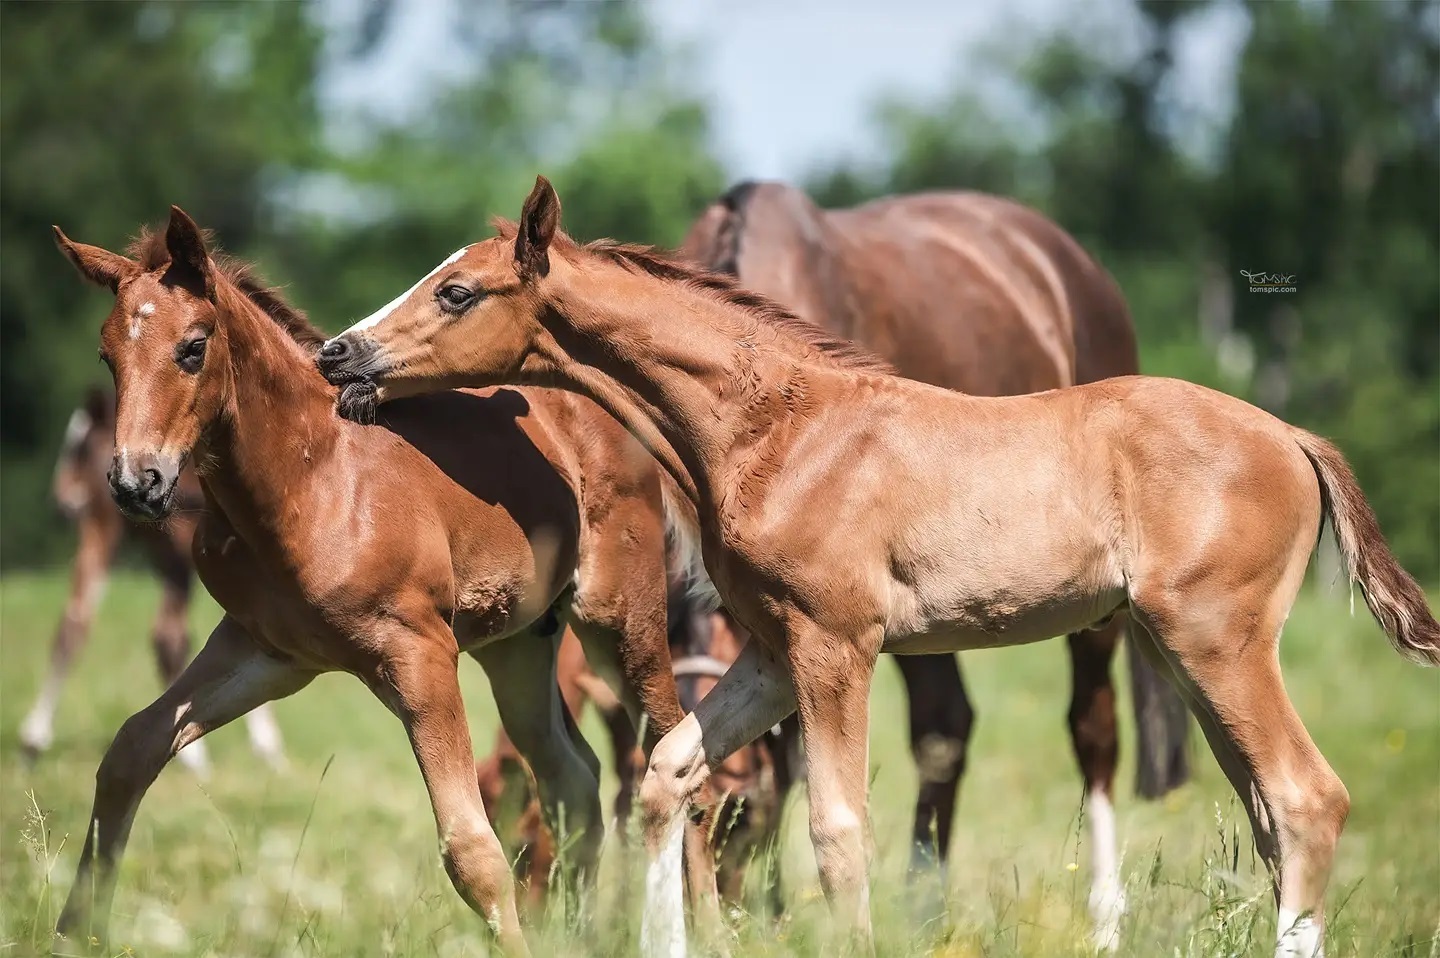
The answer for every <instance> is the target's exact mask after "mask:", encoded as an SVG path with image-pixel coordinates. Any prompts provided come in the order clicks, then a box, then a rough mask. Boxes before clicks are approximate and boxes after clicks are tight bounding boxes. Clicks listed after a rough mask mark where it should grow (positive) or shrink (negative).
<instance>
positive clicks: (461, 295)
mask: <svg viewBox="0 0 1440 958" xmlns="http://www.w3.org/2000/svg"><path fill="white" fill-rule="evenodd" d="M475 299H476V295H475V293H474V292H472V291H471V290H468V289H466V288H465V287H464V286H456V285H454V284H453V283H452V284H451V285H449V286H442V287H440V289H438V290H436V292H435V301H436V302H437V303H439V304H440V308H441V309H443V310H446V311H447V312H452V313H458V312H459V311H460V310H462V309H464V308H465V307H467V306H469V305H470V304H471V303H473V302H475Z"/></svg>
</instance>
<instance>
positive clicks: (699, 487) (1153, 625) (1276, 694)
mask: <svg viewBox="0 0 1440 958" xmlns="http://www.w3.org/2000/svg"><path fill="white" fill-rule="evenodd" d="M559 222H560V201H559V198H558V197H557V196H556V195H555V191H554V189H553V188H552V187H551V186H550V184H549V182H548V181H546V180H544V179H543V178H541V179H539V180H537V182H536V184H535V189H534V190H533V191H532V192H531V194H530V196H529V197H528V198H527V199H526V201H525V205H524V207H523V208H522V211H521V218H520V221H519V223H518V224H510V223H505V222H501V223H500V224H499V225H500V235H499V236H497V237H495V238H492V239H489V240H486V241H482V242H478V243H475V244H473V245H471V246H468V247H466V248H464V249H462V250H461V251H460V252H459V253H457V254H455V255H454V256H452V257H451V258H450V259H449V260H447V261H446V262H444V263H442V264H441V265H440V266H438V267H436V268H435V270H433V271H432V272H431V273H430V274H429V275H428V276H426V277H424V278H422V279H421V280H420V282H418V283H417V284H416V285H415V287H414V288H413V289H412V290H411V292H410V293H409V294H407V295H406V296H405V297H402V298H401V299H400V300H399V301H397V302H396V303H394V304H392V305H391V306H390V307H388V308H387V309H386V311H385V313H384V314H383V316H382V317H381V318H380V319H379V320H377V321H374V322H369V323H364V324H361V325H359V326H358V327H351V329H349V330H347V331H346V332H345V333H343V334H341V335H340V336H338V337H335V338H334V339H331V340H330V341H328V342H327V343H325V344H324V346H322V347H321V349H320V350H319V358H318V362H319V365H320V368H321V370H322V371H324V372H325V374H326V376H327V378H331V379H332V380H338V381H344V382H353V381H356V380H357V379H363V380H364V381H365V382H367V383H370V384H372V385H374V386H375V388H376V398H377V399H379V400H381V401H385V400H394V399H399V398H400V397H404V396H407V395H416V394H423V393H426V392H430V391H433V390H435V389H438V388H443V387H450V386H454V385H456V384H461V383H465V384H472V385H477V386H478V385H482V384H493V383H498V382H537V381H538V382H544V383H547V384H550V385H554V386H559V387H561V388H565V389H570V390H573V391H575V392H576V393H579V394H581V395H584V396H587V397H589V398H591V399H593V400H594V401H596V402H598V403H599V404H600V405H601V406H603V407H604V408H605V410H606V411H607V412H609V413H610V414H611V415H612V416H614V417H615V418H616V419H618V420H619V421H621V422H623V423H624V424H625V426H626V428H627V429H629V430H630V432H631V433H632V434H633V435H635V436H638V437H641V438H642V439H643V440H644V441H645V442H646V444H647V446H648V447H649V448H650V450H651V452H652V453H653V454H654V455H655V457H656V458H657V459H658V460H659V461H660V462H661V464H662V465H663V466H664V467H665V469H666V471H667V472H668V473H669V474H670V476H671V478H672V479H673V480H674V482H675V485H676V487H678V488H679V489H680V490H681V491H682V492H683V493H684V495H685V497H686V498H687V499H688V500H689V506H690V507H691V508H693V510H694V512H693V514H694V515H695V516H696V517H697V518H698V528H696V529H694V530H693V532H694V533H695V534H696V537H697V549H698V550H699V551H700V552H701V554H702V555H703V558H704V565H705V568H706V570H707V571H708V572H709V573H710V581H711V582H712V583H713V585H714V586H715V588H716V589H717V591H718V593H719V595H720V597H721V598H723V599H724V601H725V606H726V608H727V610H728V611H729V612H730V613H731V614H732V615H735V616H736V617H737V618H738V619H739V620H740V621H741V622H742V623H743V624H744V625H745V626H746V627H747V628H748V629H749V631H750V633H751V635H752V638H751V640H750V641H749V642H748V643H747V644H746V646H745V649H744V651H742V652H741V653H740V657H739V658H738V659H737V660H736V662H735V664H734V666H732V667H731V668H730V669H729V670H728V671H727V672H726V673H725V676H724V677H723V678H721V679H720V681H719V682H718V684H717V685H716V686H715V688H714V689H712V690H711V692H710V694H709V695H707V696H706V697H705V698H704V699H702V700H701V701H700V703H699V704H698V705H697V706H696V708H695V710H694V711H693V712H691V713H690V714H689V715H688V716H686V717H685V719H684V720H683V721H682V722H681V723H680V724H679V725H678V726H677V727H676V729H675V731H673V732H671V733H670V734H669V735H667V736H665V738H664V739H663V740H662V741H661V742H660V744H659V745H657V746H656V748H655V750H654V752H653V753H652V755H651V757H650V766H649V769H648V771H647V772H646V775H645V780H644V782H643V783H642V785H641V788H640V802H641V809H642V815H643V821H644V823H645V842H646V848H647V851H648V852H649V854H650V856H651V860H650V864H649V867H648V870H647V874H646V910H645V921H644V923H643V925H642V929H641V943H642V948H643V949H644V951H645V952H646V953H647V954H652V955H662V954H663V955H666V956H673V955H677V954H683V953H684V951H685V947H686V938H685V916H684V902H683V885H682V883H681V882H680V880H679V873H680V868H681V864H682V862H683V860H684V859H683V855H682V851H683V847H684V846H683V835H684V832H683V826H684V823H685V821H686V818H687V812H688V811H689V809H690V807H691V805H692V803H693V801H694V800H695V798H696V794H697V793H696V790H697V789H698V788H700V787H702V786H703V785H705V784H707V780H708V779H709V776H710V772H711V770H712V769H713V768H714V767H715V766H716V765H718V764H719V763H720V762H721V761H723V760H724V758H725V756H727V755H729V754H730V753H731V752H733V751H734V750H735V749H736V748H739V747H740V746H742V745H743V744H744V743H746V742H749V741H751V740H753V739H754V738H756V737H757V736H759V735H760V734H761V733H762V732H763V731H764V730H765V729H767V728H770V727H771V726H773V725H774V724H775V723H776V722H777V721H779V720H781V719H782V718H784V717H785V716H787V715H789V714H791V713H792V712H796V711H797V710H798V713H799V717H800V728H801V732H802V735H803V738H804V744H805V763H806V776H807V779H808V782H809V799H810V837H811V843H812V845H813V846H814V849H815V856H816V861H817V864H818V865H819V871H820V881H821V885H822V886H823V888H824V890H825V893H826V897H827V898H828V899H829V900H830V903H831V905H832V913H833V915H834V916H835V919H836V921H837V924H838V925H839V927H841V928H843V929H846V930H847V931H848V934H849V936H850V937H851V939H852V941H854V942H857V943H859V944H861V946H862V947H864V948H865V949H866V950H870V949H872V948H873V942H872V939H871V928H870V887H869V860H870V857H871V853H872V844H873V843H872V836H871V832H870V825H869V807H868V788H869V774H868V773H869V768H870V763H869V704H868V700H869V695H870V685H871V679H872V677H873V674H874V668H875V663H876V661H877V659H878V657H879V655H880V653H881V652H887V651H888V652H898V653H902V654H924V653H937V652H946V651H958V650H962V649H971V648H996V647H1004V646H1008V645H1019V644H1024V643H1029V642H1037V641H1041V640H1044V639H1046V638H1049V637H1051V636H1055V635H1062V634H1068V633H1073V632H1077V631H1082V630H1084V629H1086V628H1091V627H1095V626H1097V625H1100V624H1102V623H1104V622H1106V621H1107V620H1109V619H1110V618H1111V617H1113V616H1115V615H1117V614H1120V613H1122V612H1123V613H1126V614H1128V615H1129V617H1130V618H1131V621H1132V622H1133V623H1134V624H1135V626H1136V628H1134V629H1133V630H1132V631H1131V640H1132V641H1134V642H1137V643H1139V644H1140V645H1141V649H1142V651H1143V652H1144V653H1145V654H1146V655H1147V656H1148V657H1149V658H1150V661H1151V662H1152V663H1153V664H1155V665H1156V667H1157V668H1159V669H1160V670H1161V672H1162V674H1164V675H1165V676H1166V677H1167V678H1168V679H1169V680H1170V681H1171V682H1172V683H1174V684H1175V685H1176V686H1177V687H1178V688H1179V689H1180V691H1181V694H1182V695H1183V696H1184V697H1185V699H1186V702H1187V704H1188V705H1189V706H1190V708H1191V710H1192V711H1193V713H1194V715H1195V717H1196V719H1197V720H1198V721H1199V723H1200V725H1201V727H1202V729H1203V730H1204V732H1205V735H1206V738H1207V739H1208V740H1209V743H1210V746H1211V750H1212V751H1213V752H1214V754H1215V757H1216V759H1217V760H1218V761H1219V763H1220V766H1221V768H1222V769H1223V770H1224V771H1225V773H1226V775H1227V776H1228V777H1229V779H1230V782H1231V784H1232V785H1233V786H1234V788H1235V791H1236V793H1237V795H1238V796H1239V798H1240V800H1241V802H1242V803H1243V804H1244V806H1245V809H1246V812H1247V813H1248V814H1249V817H1250V823H1251V829H1252V832H1253V834H1254V838H1255V845H1256V849H1257V851H1258V852H1259V854H1260V857H1261V858H1262V859H1263V860H1264V862H1265V864H1266V866H1267V867H1268V868H1269V869H1270V872H1271V875H1272V876H1273V880H1274V889H1275V901H1276V904H1277V905H1278V906H1279V913H1280V914H1279V921H1278V924H1277V935H1276V939H1277V943H1276V954H1277V955H1278V956H1284V958H1292V956H1297V955H1300V956H1305V958H1311V956H1316V955H1319V954H1321V953H1323V942H1324V895H1325V888H1326V885H1327V884H1328V882H1329V877H1330V870H1331V866H1332V864H1333V861H1334V854H1335V848H1336V845H1337V843H1338V841H1339V836H1340V832H1341V830H1342V828H1343V827H1344V823H1345V819H1346V816H1347V814H1348V812H1349V807H1350V800H1349V795H1348V793H1347V792H1346V790H1345V787H1344V785H1343V784H1342V783H1341V782H1340V779H1339V777H1338V776H1337V775H1336V774H1335V772H1334V770H1332V769H1331V768H1330V766H1329V765H1328V764H1327V763H1326V762H1325V759H1324V757H1323V756H1321V754H1320V752H1319V750H1318V749H1317V748H1316V747H1315V743H1314V742H1313V741H1312V740H1311V739H1310V736H1309V734H1308V733H1307V732H1306V730H1305V727H1304V725H1303V724H1302V723H1301V721H1300V718H1299V716H1298V715H1296V713H1295V710H1294V708H1293V706H1292V705H1291V704H1290V700H1289V698H1288V697H1287V695H1286V693H1285V686H1284V683H1283V681H1282V680H1281V676H1280V665H1279V655H1278V646H1279V642H1280V632H1281V629H1282V627H1283V625H1284V622H1285V619H1286V617H1287V616H1288V614H1289V612H1290V609H1291V606H1292V605H1293V604H1294V601H1295V597H1296V595H1297V594H1298V592H1299V590H1300V587H1301V584H1302V583H1303V581H1304V577H1305V568H1306V566H1307V564H1308V561H1309V557H1310V553H1311V551H1312V550H1313V548H1314V545H1315V542H1316V539H1317V536H1318V534H1319V531H1320V529H1321V525H1322V523H1323V522H1324V521H1325V520H1326V519H1329V521H1330V522H1331V524H1332V525H1333V527H1334V529H1335V533H1336V538H1337V539H1338V541H1339V545H1340V551H1341V553H1342V554H1343V556H1344V558H1345V560H1346V564H1347V565H1348V567H1349V569H1350V574H1351V576H1352V577H1353V578H1354V580H1355V581H1356V582H1358V584H1359V585H1360V587H1361V590H1362V591H1363V593H1364V597H1365V601H1366V604H1367V605H1368V606H1369V607H1370V611H1371V613H1372V614H1373V615H1374V616H1375V618H1376V619H1377V621H1378V622H1379V623H1380V626H1381V627H1382V629H1383V630H1384V632H1385V634H1386V636H1387V637H1388V638H1389V640H1390V642H1391V644H1392V646H1393V647H1394V648H1395V649H1396V651H1397V652H1399V653H1400V654H1401V655H1404V656H1405V657H1407V658H1409V659H1411V660H1412V661H1414V662H1416V663H1418V664H1422V665H1431V666H1434V665H1440V623H1437V622H1436V620H1435V615H1434V613H1433V612H1432V611H1431V610H1430V608H1429V605H1428V603H1427V600H1426V598H1425V594H1424V592H1423V591H1421V589H1420V587H1419V585H1418V584H1417V583H1416V582H1415V580H1414V578H1413V577H1411V576H1410V574H1409V573H1407V572H1406V571H1405V570H1404V569H1403V568H1401V566H1400V565H1399V563H1398V562H1396V560H1395V557H1394V555H1393V554H1392V553H1391V551H1390V549H1389V547H1388V546H1387V544H1386V542H1385V539H1384V536H1383V535H1382V534H1381V531H1380V527H1379V525H1378V523H1377V522H1376V519H1375V514H1374V512H1373V511H1372V510H1371V508H1370V506H1369V503H1368V502H1367V501H1366V500H1365V496H1364V494H1363V493H1362V491H1361V490H1360V487H1359V485H1358V484H1357V483H1356V481H1355V476H1354V474H1353V473H1352V472H1351V470H1350V468H1349V466H1348V465H1347V464H1346V462H1345V459H1344V457H1343V456H1342V455H1341V454H1340V452H1339V451H1338V450H1337V449H1336V448H1335V447H1334V446H1333V445H1331V444H1330V443H1328V442H1326V441H1325V440H1323V439H1321V438H1320V437H1318V436H1315V435H1314V434H1312V433H1309V432H1306V431H1305V430H1303V429H1298V428H1296V427H1294V426H1290V425H1288V424H1286V423H1284V422H1281V421H1280V420H1279V419H1276V418H1275V417H1274V416H1271V415H1269V414H1268V413H1266V412H1264V411H1263V410H1260V409H1257V408H1255V407H1254V406H1251V405H1249V404H1248V403H1245V402H1243V401H1242V400H1239V399H1236V398H1234V397H1233V396H1227V395H1225V394H1223V393H1218V392H1215V391H1213V390H1209V389H1205V388H1204V387H1201V386H1196V385H1193V384H1191V383H1185V382H1180V381H1177V380H1171V379H1160V378H1154V377H1145V376H1125V377H1120V378H1116V379H1108V380H1105V381H1102V382H1098V383H1092V384H1088V385H1083V386H1074V387H1071V388H1068V389H1054V390H1049V391H1047V392H1040V393H1032V394H1029V395H1025V396H1013V397H985V396H967V395H964V394H962V393H958V392H953V391H950V390H946V389H940V388H937V387H935V386H931V385H928V384H925V383H919V382H915V381H913V380H908V379H901V378H899V377H897V376H894V375H892V374H890V373H889V372H888V367H887V364H885V363H884V362H883V361H882V360H880V359H879V358H877V357H875V356H873V355H871V354H869V353H866V352H865V351H864V350H862V349H860V348H859V347H856V346H855V345H854V344H852V343H849V342H846V341H843V340H839V339H836V338H834V337H833V336H832V335H830V334H829V333H826V332H823V331H822V330H820V329H819V328H818V327H816V326H814V325H811V324H809V323H806V322H804V321H803V320H801V319H799V318H797V317H795V316H794V315H793V314H791V313H789V312H787V311H786V310H785V309H783V308H782V307H780V306H779V305H777V304H776V303H774V302H773V301H772V300H769V299H766V298H765V297H763V296H760V295H758V294H756V293H753V292H750V291H748V290H746V289H744V288H742V287H740V286H738V285H736V284H735V283H734V281H733V280H731V279H729V278H727V277H722V276H720V275H718V274H715V273H708V272H705V271H704V270H701V269H698V268H696V267H694V266H692V265H689V264H686V263H682V262H680V261H678V260H674V259H670V258H668V257H667V256H665V255H664V254H662V253H659V252H657V251H655V250H652V249H648V248H644V247H633V246H623V245H620V244H616V243H613V242H609V241H603V240H602V241H599V242H595V243H589V244H586V245H580V244H578V243H576V242H574V241H573V240H571V239H570V238H569V237H567V236H565V235H564V234H563V233H561V232H560V231H559ZM876 248H877V251H878V250H879V249H880V248H882V247H880V246H878V245H877V247H876ZM689 514H690V513H689V512H688V511H687V510H684V509H678V508H677V509H675V510H674V511H673V512H672V515H673V516H675V517H676V518H677V519H678V520H679V521H684V520H685V519H686V518H688V516H689ZM1097 944H1101V945H1105V946H1112V947H1113V946H1114V945H1115V939H1114V936H1113V935H1112V936H1111V937H1109V938H1108V939H1102V940H1101V941H1099V942H1097Z"/></svg>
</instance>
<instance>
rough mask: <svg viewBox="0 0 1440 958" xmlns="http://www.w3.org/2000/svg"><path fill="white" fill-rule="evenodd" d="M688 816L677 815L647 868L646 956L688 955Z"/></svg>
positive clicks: (643, 946)
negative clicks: (686, 870)
mask: <svg viewBox="0 0 1440 958" xmlns="http://www.w3.org/2000/svg"><path fill="white" fill-rule="evenodd" d="M684 838H685V818H684V816H676V818H675V820H674V821H673V822H671V823H670V826H669V830H668V831H667V832H666V833H665V841H664V844H662V845H661V846H660V853H659V854H658V855H656V856H655V858H654V859H653V860H652V861H651V862H650V864H649V866H647V867H646V869H645V913H644V915H643V916H642V918H641V920H640V954H641V955H643V956H644V958H685V887H684V877H683V875H682V874H681V873H682V871H683V868H682V864H683V859H684Z"/></svg>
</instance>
